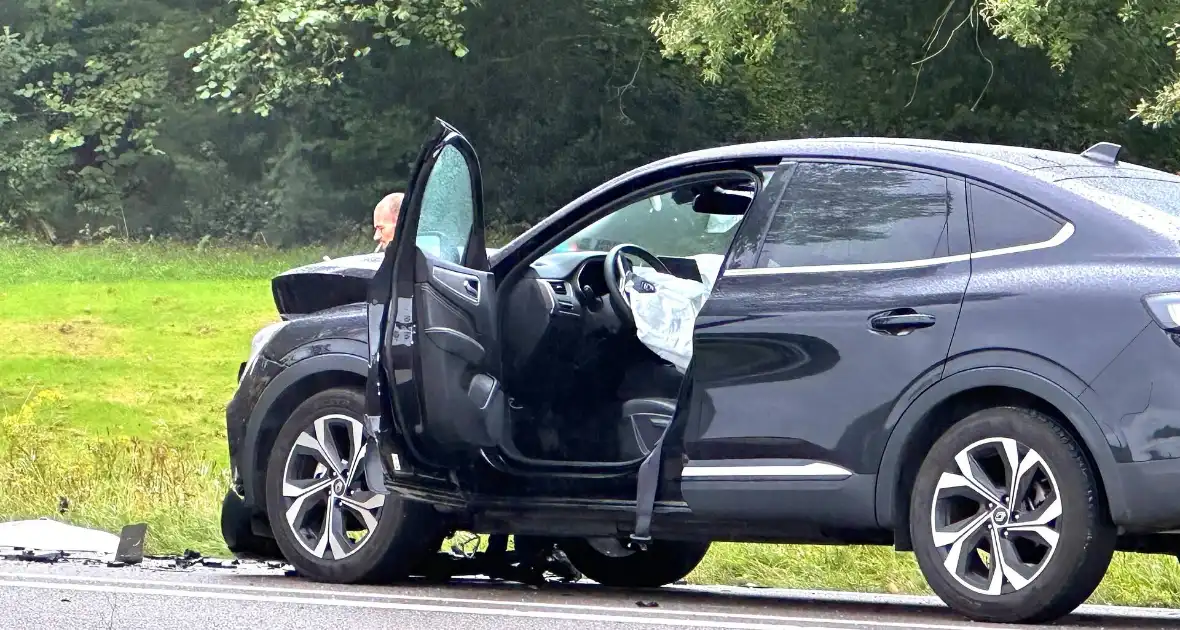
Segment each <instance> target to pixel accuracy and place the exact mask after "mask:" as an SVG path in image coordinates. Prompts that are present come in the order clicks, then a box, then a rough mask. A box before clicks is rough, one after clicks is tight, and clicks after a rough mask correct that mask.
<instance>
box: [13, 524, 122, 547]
mask: <svg viewBox="0 0 1180 630" xmlns="http://www.w3.org/2000/svg"><path fill="white" fill-rule="evenodd" d="M5 547H15V548H22V549H28V550H34V551H65V552H69V553H93V554H103V555H112V556H113V555H114V554H115V551H116V550H117V549H118V548H119V537H118V536H116V535H115V534H111V533H109V532H104V531H100V530H96V529H87V528H85V527H77V526H75V525H67V524H66V523H62V522H59V521H55V520H52V519H47V518H42V519H37V520H32V521H11V522H8V523H0V548H5Z"/></svg>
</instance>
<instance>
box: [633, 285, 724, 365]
mask: <svg viewBox="0 0 1180 630" xmlns="http://www.w3.org/2000/svg"><path fill="white" fill-rule="evenodd" d="M623 293H624V295H625V296H626V297H627V301H628V302H629V303H630V304H631V312H632V314H633V315H634V317H635V332H636V335H637V336H638V337H639V340H640V341H641V342H643V344H644V345H645V346H647V347H648V348H650V349H651V351H652V352H654V353H656V354H657V355H658V356H659V357H660V358H662V359H664V360H666V361H668V362H670V363H672V365H674V366H676V369H677V370H679V371H680V373H681V374H683V373H684V372H685V371H686V370H688V363H689V361H691V360H692V331H693V327H694V325H695V324H696V319H697V313H699V312H700V310H701V307H702V306H704V304H705V300H706V299H707V298H708V297H709V287H708V286H707V285H705V284H702V283H700V282H696V281H693V280H685V279H684V278H677V277H676V276H673V275H669V274H666V273H660V272H658V271H656V270H654V269H652V268H650V267H635V268H633V269H632V270H631V272H629V273H628V274H627V276H626V277H625V278H624V279H623Z"/></svg>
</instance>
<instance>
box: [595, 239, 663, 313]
mask: <svg viewBox="0 0 1180 630" xmlns="http://www.w3.org/2000/svg"><path fill="white" fill-rule="evenodd" d="M628 255H631V256H634V257H636V258H638V259H640V260H642V261H643V262H645V263H647V264H649V265H651V266H652V268H654V269H655V270H656V271H658V272H660V273H667V274H670V273H671V272H670V271H668V266H667V265H665V264H664V262H663V261H661V260H660V259H659V258H656V257H655V254H652V253H651V252H649V251H647V250H646V249H643V248H642V247H640V246H638V245H632V244H630V243H623V244H622V245H615V246H614V247H612V248H611V250H610V251H609V252H607V253H606V260H605V261H603V264H602V277H603V280H605V281H606V290H607V292H609V293H610V303H611V306H613V307H614V309H615V313H616V314H617V315H618V316H619V320H620V321H622V322H623V324H624V325H625V326H627V327H629V328H634V327H635V314H634V313H633V312H632V311H631V303H630V302H628V301H627V297H626V296H625V295H624V294H623V289H622V285H623V278H626V277H627V272H628V271H631V269H632V268H633V267H632V265H631V261H630V260H627V256H628Z"/></svg>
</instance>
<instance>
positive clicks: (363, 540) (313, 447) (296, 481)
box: [266, 388, 443, 583]
mask: <svg viewBox="0 0 1180 630" xmlns="http://www.w3.org/2000/svg"><path fill="white" fill-rule="evenodd" d="M363 418H364V393H363V392H361V391H360V390H358V389H353V388H334V389H329V390H326V391H323V392H320V393H318V394H316V395H314V396H312V397H311V398H308V399H307V400H306V401H304V402H303V404H301V405H299V407H298V408H296V409H295V411H294V413H292V414H291V417H290V418H289V419H288V420H287V422H286V424H284V425H283V427H282V429H281V430H280V431H279V434H278V437H277V438H276V439H275V444H274V448H273V450H272V451H271V455H270V460H269V464H268V466H267V474H266V507H267V515H268V517H269V520H270V523H271V529H272V530H273V532H274V536H275V541H276V542H277V543H278V545H279V548H280V549H281V550H282V552H283V556H284V557H286V559H287V561H288V562H290V563H291V564H292V566H294V567H295V569H296V570H298V571H299V573H301V574H303V575H305V576H307V577H309V578H312V579H314V580H320V581H325V582H338V583H351V582H385V581H390V580H395V579H399V578H402V577H405V576H406V575H407V574H408V573H409V572H410V570H411V569H413V568H415V567H416V566H417V565H418V563H420V562H421V561H422V560H424V559H425V558H426V557H427V556H428V555H429V554H430V553H433V552H435V551H437V550H438V548H439V545H440V544H441V543H442V539H443V532H442V531H441V528H440V519H439V517H438V515H437V513H436V512H435V511H434V509H433V508H432V507H430V506H429V505H425V504H421V503H414V502H410V501H405V500H403V499H401V498H399V497H397V496H396V495H392V494H391V495H382V494H377V493H376V492H373V490H372V488H371V487H370V485H369V483H368V480H367V479H366V478H365V469H364V466H363V465H362V464H361V462H362V461H363V458H364V450H365V444H364V431H363V425H362V424H361V421H362V419H363Z"/></svg>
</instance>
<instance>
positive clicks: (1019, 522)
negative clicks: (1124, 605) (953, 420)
mask: <svg viewBox="0 0 1180 630" xmlns="http://www.w3.org/2000/svg"><path fill="white" fill-rule="evenodd" d="M965 471H966V472H965ZM1012 471H1016V472H1017V473H1019V474H1017V475H1013V474H1012ZM1013 478H1015V484H1013ZM1013 488H1015V490H1013ZM973 510H974V511H973ZM910 535H911V537H912V540H913V543H914V555H915V556H916V557H917V561H918V565H919V567H920V568H921V569H922V573H923V575H925V577H926V580H927V581H928V582H929V583H930V587H931V588H932V589H933V590H934V592H935V593H937V594H938V596H939V597H941V598H942V600H943V601H944V602H946V604H947V605H948V606H950V607H951V608H952V609H954V610H955V611H957V612H959V613H960V614H963V615H965V616H967V617H969V618H971V619H974V620H976V621H986V622H999V623H1047V622H1050V621H1054V620H1056V619H1058V618H1060V617H1062V616H1064V615H1067V614H1069V613H1070V612H1072V611H1073V610H1074V609H1075V608H1077V607H1078V606H1079V605H1080V604H1081V603H1082V602H1084V601H1085V600H1086V598H1087V597H1089V596H1090V594H1091V593H1093V592H1094V589H1095V588H1097V586H1098V584H1099V582H1101V581H1102V577H1103V576H1104V575H1105V573H1106V569H1107V567H1108V566H1109V565H1110V560H1111V556H1112V555H1113V553H1114V547H1115V542H1116V530H1115V527H1114V525H1112V524H1111V521H1110V516H1109V512H1108V511H1107V507H1106V504H1105V499H1104V495H1103V493H1102V491H1101V485H1100V483H1099V480H1098V477H1097V473H1096V471H1095V469H1094V468H1093V467H1092V466H1091V464H1090V462H1089V461H1088V459H1087V456H1086V454H1085V452H1084V451H1083V448H1082V446H1081V445H1080V444H1079V442H1078V441H1077V440H1076V439H1074V437H1073V436H1072V435H1070V433H1069V432H1068V431H1066V430H1065V428H1064V427H1063V426H1062V425H1061V424H1060V423H1058V422H1057V421H1056V420H1054V419H1052V418H1050V417H1048V416H1046V415H1044V414H1042V413H1038V412H1036V411H1032V410H1029V409H1023V408H1016V407H995V408H990V409H984V410H982V411H978V412H976V413H973V414H971V415H970V416H968V417H966V418H964V419H963V420H962V421H960V422H959V423H957V424H955V425H954V426H952V427H951V428H950V430H948V431H947V432H946V433H945V434H944V435H943V436H942V437H940V438H939V439H938V441H936V442H935V443H934V446H933V447H932V448H931V449H930V451H929V452H928V454H927V455H926V458H925V460H924V461H923V462H922V467H921V469H920V470H919V472H918V475H917V478H916V479H915V481H914V487H913V494H912V497H911V502H910ZM996 549H999V550H1000V552H999V553H998V554H997V553H995V550H996ZM981 551H982V552H985V553H981Z"/></svg>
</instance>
